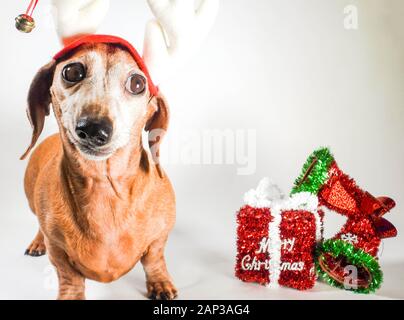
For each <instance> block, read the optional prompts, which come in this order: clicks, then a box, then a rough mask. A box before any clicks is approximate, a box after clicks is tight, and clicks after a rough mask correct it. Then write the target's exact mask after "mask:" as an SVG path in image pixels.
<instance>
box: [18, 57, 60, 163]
mask: <svg viewBox="0 0 404 320" xmlns="http://www.w3.org/2000/svg"><path fill="white" fill-rule="evenodd" d="M55 67H56V62H55V61H54V60H52V61H51V62H49V63H48V64H46V65H45V66H43V67H42V68H41V69H39V71H38V72H37V74H36V75H35V77H34V80H32V83H31V86H30V88H29V93H28V108H27V115H28V119H29V122H30V123H31V126H32V130H33V131H32V138H31V144H30V145H29V147H28V149H27V150H26V151H25V153H24V154H23V155H22V156H21V158H20V159H21V160H23V159H25V158H26V156H27V155H28V154H29V153H30V151H31V150H32V148H33V147H34V146H35V143H36V142H37V140H38V138H39V136H40V134H41V132H42V129H43V127H44V123H45V117H46V116H47V115H49V105H50V103H51V94H50V87H51V85H52V81H53V73H54V71H55Z"/></svg>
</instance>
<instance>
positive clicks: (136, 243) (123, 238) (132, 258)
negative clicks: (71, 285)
mask: <svg viewBox="0 0 404 320" xmlns="http://www.w3.org/2000/svg"><path fill="white" fill-rule="evenodd" d="M144 243H145V241H144V239H138V238H136V239H135V236H134V235H133V234H132V233H131V232H127V231H125V232H124V231H121V232H120V231H115V232H113V233H112V232H109V233H106V234H104V235H103V236H102V238H98V239H86V240H83V243H82V244H81V247H80V248H76V250H77V251H76V252H75V253H73V254H71V255H69V256H70V257H71V262H72V263H73V265H74V266H75V267H76V268H77V269H79V270H80V272H81V273H83V274H84V275H85V276H86V277H88V278H90V279H93V280H97V281H101V282H110V281H113V280H116V279H118V278H119V277H121V276H122V275H123V274H125V273H127V272H128V271H130V270H131V269H132V268H133V266H134V265H135V264H136V263H137V262H138V261H139V259H140V258H141V256H142V255H143V252H144V251H145V244H144Z"/></svg>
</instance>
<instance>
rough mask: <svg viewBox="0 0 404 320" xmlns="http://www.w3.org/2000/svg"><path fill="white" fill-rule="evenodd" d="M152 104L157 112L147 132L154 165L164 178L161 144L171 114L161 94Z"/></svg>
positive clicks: (150, 120)
mask: <svg viewBox="0 0 404 320" xmlns="http://www.w3.org/2000/svg"><path fill="white" fill-rule="evenodd" d="M150 104H152V106H153V108H154V110H155V112H154V114H153V115H152V116H151V118H150V119H149V121H148V122H147V124H146V127H145V130H146V131H148V138H149V147H150V151H151V154H152V157H153V161H154V164H155V165H156V167H157V171H158V173H159V175H160V177H161V178H163V177H164V174H163V170H162V169H161V167H160V144H161V141H162V140H163V137H164V135H165V133H166V131H167V129H168V122H169V118H170V113H169V110H168V104H167V101H166V99H165V98H164V97H163V96H162V95H161V94H159V95H158V96H154V97H153V98H152V99H151V101H150Z"/></svg>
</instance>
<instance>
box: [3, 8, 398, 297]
mask: <svg viewBox="0 0 404 320" xmlns="http://www.w3.org/2000/svg"><path fill="white" fill-rule="evenodd" d="M28 2H29V1H28V0H27V1H11V0H8V1H1V10H0V37H1V50H0V66H1V69H0V70H1V76H0V101H1V109H0V110H1V111H0V112H1V117H0V147H1V150H2V151H1V157H0V170H1V171H0V177H1V179H0V208H1V215H0V252H1V255H0V272H1V274H2V276H1V277H0V298H2V299H53V298H55V297H56V283H55V278H54V276H53V269H52V268H51V267H50V266H49V261H48V258H47V257H46V256H45V257H41V258H31V257H26V256H24V255H23V253H24V251H25V248H26V246H27V245H28V244H29V242H30V241H31V240H32V238H33V237H34V235H35V233H36V229H37V223H36V219H35V217H34V215H32V214H31V213H30V211H29V208H28V206H27V202H26V199H25V196H24V192H23V185H22V182H23V174H24V170H25V166H26V162H22V161H19V160H18V158H19V156H20V155H21V153H22V152H23V151H24V150H25V147H26V146H27V143H28V142H29V140H30V134H31V131H30V130H31V129H30V126H29V124H28V120H27V118H26V116H25V107H26V102H25V101H26V94H27V90H28V87H29V84H30V81H31V80H32V78H33V76H34V74H35V72H36V71H37V69H39V67H40V66H42V65H43V64H45V63H46V62H47V61H48V60H49V59H50V58H51V56H52V55H53V54H54V53H56V52H57V51H58V50H59V49H60V47H59V44H58V40H57V37H56V34H55V31H54V29H53V27H52V19H51V17H50V6H49V1H46V0H42V1H39V5H38V8H37V10H36V13H35V18H36V20H37V25H38V27H37V29H36V30H35V31H34V32H33V33H32V34H29V35H26V34H21V33H19V32H17V31H16V30H15V28H14V25H13V24H14V21H13V19H14V17H15V16H17V15H18V14H19V13H22V12H23V11H25V9H26V6H27V5H28ZM112 2H113V3H112V6H111V10H110V12H109V14H108V16H107V18H106V20H105V22H104V24H103V26H102V28H101V30H100V31H99V32H100V33H109V34H114V35H119V36H122V37H124V38H126V39H128V40H130V41H132V42H133V43H134V44H135V46H137V47H138V48H139V50H141V47H142V42H143V41H142V38H143V32H144V26H145V23H146V21H147V20H148V19H149V18H150V17H151V13H150V11H149V9H148V7H147V5H146V1H134V0H132V1H124V0H119V1H112ZM349 4H354V5H356V6H357V7H358V10H359V29H358V30H346V29H344V26H343V21H344V13H343V9H344V7H345V6H346V5H349ZM403 16H404V3H403V2H402V1H400V0H389V1H380V0H362V1H354V0H351V1H339V0H333V1H331V0H329V1H324V0H304V1H297V0H296V1H293V0H270V1H268V0H251V1H247V0H222V1H221V9H220V13H219V17H218V20H217V23H216V25H215V27H214V29H213V31H212V33H211V34H210V36H209V38H208V39H207V41H206V42H205V44H204V46H203V48H201V50H200V52H199V53H198V54H197V55H196V56H195V57H193V59H192V61H190V63H189V64H188V65H187V66H186V67H185V68H184V70H182V71H181V72H178V73H177V74H176V76H175V78H173V79H172V81H171V82H170V83H166V84H165V85H163V86H161V89H162V91H163V92H164V93H165V94H166V96H167V97H168V99H169V102H170V104H171V110H172V122H171V128H170V132H169V134H168V136H167V139H166V144H167V145H168V144H170V143H172V142H173V141H180V139H184V136H185V137H186V138H187V137H188V135H189V133H190V132H191V130H193V131H192V132H194V133H196V136H198V134H199V133H201V132H202V131H203V130H206V129H220V130H224V129H232V130H239V129H245V130H247V129H255V130H256V131H257V152H256V171H255V173H254V174H252V175H248V176H239V175H237V168H239V167H240V165H238V164H234V165H226V164H223V165H186V164H181V163H170V161H168V162H169V163H168V164H167V165H166V166H165V167H166V169H167V171H168V173H169V175H170V177H171V179H172V181H173V184H174V186H175V189H176V193H177V201H178V215H177V216H178V219H177V225H176V228H175V230H174V232H173V233H172V235H171V237H170V240H169V245H168V248H167V260H168V265H169V270H170V271H171V273H172V275H173V277H174V279H175V283H176V285H177V286H178V288H179V290H180V298H181V299H208V298H209V299H219V298H222V299H233V298H241V299H242V298H245V299H250V298H257V299H283V298H287V299H328V298H330V299H364V298H382V297H387V298H404V290H403V287H404V275H403V274H404V273H403V267H404V251H403V250H402V247H403V240H402V236H401V233H400V235H399V236H398V237H397V238H395V239H387V240H385V241H384V249H383V253H382V257H381V264H382V267H383V269H384V272H385V283H384V286H383V288H382V289H381V290H379V291H378V292H377V294H376V295H370V296H363V295H355V294H351V293H347V292H343V291H340V290H338V289H334V288H331V287H328V286H326V285H324V284H318V285H317V286H316V287H315V288H314V289H313V290H311V291H309V292H297V291H294V290H291V289H279V290H275V291H274V290H269V289H267V288H265V287H260V286H258V285H253V284H244V283H241V282H239V281H238V280H237V279H235V278H234V276H233V268H234V260H235V259H234V257H235V227H236V225H235V213H236V211H237V210H238V208H239V207H240V206H241V205H242V195H243V193H244V192H245V191H247V190H248V189H250V188H252V187H255V186H256V184H257V183H258V181H259V180H260V179H261V178H262V177H263V176H269V177H271V178H272V179H273V180H275V181H277V182H278V183H279V184H280V186H281V187H282V188H283V189H284V190H286V191H288V190H289V189H290V187H291V185H292V182H293V180H294V179H295V178H296V176H297V174H298V173H299V171H300V168H301V166H302V164H303V163H304V161H305V159H306V157H307V156H308V155H309V154H310V153H311V152H312V150H314V149H315V148H317V147H318V146H322V145H326V146H330V147H331V148H332V150H333V153H334V154H335V156H336V159H337V161H338V162H339V164H340V167H342V169H343V170H344V171H345V172H346V173H348V174H350V175H351V176H352V177H354V178H355V179H356V180H357V182H358V184H359V185H360V186H362V187H363V188H364V189H366V190H368V191H370V192H371V193H372V194H374V195H376V196H379V195H388V196H390V197H392V198H394V199H395V200H396V201H397V207H396V209H394V210H393V211H392V212H391V213H390V214H389V215H388V216H387V218H388V219H389V220H390V221H391V222H392V223H394V224H395V225H396V227H397V228H398V229H399V232H400V230H401V231H402V230H404V214H403V209H404V206H403V203H404V182H403V178H404V165H403V164H404V150H403V142H402V139H403V134H404V90H403V88H404V87H403V85H404V47H403V46H404V45H403V44H404V20H403V19H402V17H403ZM47 121H48V122H47V124H46V129H45V132H44V133H43V135H42V138H43V137H45V136H47V135H49V134H50V133H53V132H55V131H56V130H57V127H56V124H55V121H54V119H53V116H52V117H49V119H48V120H47ZM188 138H189V137H188ZM254 156H255V155H254ZM341 223H342V222H341V221H338V219H333V220H330V221H328V222H327V230H328V231H327V233H332V231H336V230H338V228H339V227H340V226H341ZM87 283H88V285H87V297H88V298H89V299H144V293H145V286H144V275H143V271H142V268H141V267H140V265H138V266H137V267H136V268H135V269H134V271H132V272H131V273H130V274H128V275H126V276H125V277H123V278H122V279H120V280H118V281H117V282H115V283H112V284H107V285H105V284H99V283H95V282H92V281H88V282H87Z"/></svg>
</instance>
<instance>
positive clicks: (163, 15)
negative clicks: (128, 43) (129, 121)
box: [143, 0, 219, 84]
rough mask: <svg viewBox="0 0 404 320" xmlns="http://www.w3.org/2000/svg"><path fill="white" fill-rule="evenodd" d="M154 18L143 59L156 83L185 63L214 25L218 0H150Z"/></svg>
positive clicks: (150, 22) (146, 36) (149, 28)
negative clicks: (199, 1)
mask: <svg viewBox="0 0 404 320" xmlns="http://www.w3.org/2000/svg"><path fill="white" fill-rule="evenodd" d="M147 2H148V3H149V6H150V8H151V10H152V12H153V14H154V16H155V19H154V20H151V21H149V23H148V24H147V26H146V34H145V42H144V49H143V50H144V51H143V57H144V60H145V62H146V65H147V66H148V69H149V72H150V74H151V76H152V78H153V81H154V82H155V83H156V84H159V83H161V82H162V81H163V80H164V79H166V78H167V76H168V75H169V74H170V73H171V72H172V71H173V70H175V69H177V68H179V67H180V66H181V65H182V64H184V63H185V62H186V61H187V60H188V59H189V58H190V57H191V56H192V54H193V53H194V52H195V51H196V49H198V47H199V46H200V45H201V44H202V42H203V40H204V38H205V37H206V36H207V34H208V32H209V31H210V29H211V28H212V26H213V23H214V21H215V18H216V15H217V12H218V9H219V1H218V0H201V3H200V5H199V7H198V8H195V3H194V0H147Z"/></svg>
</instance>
